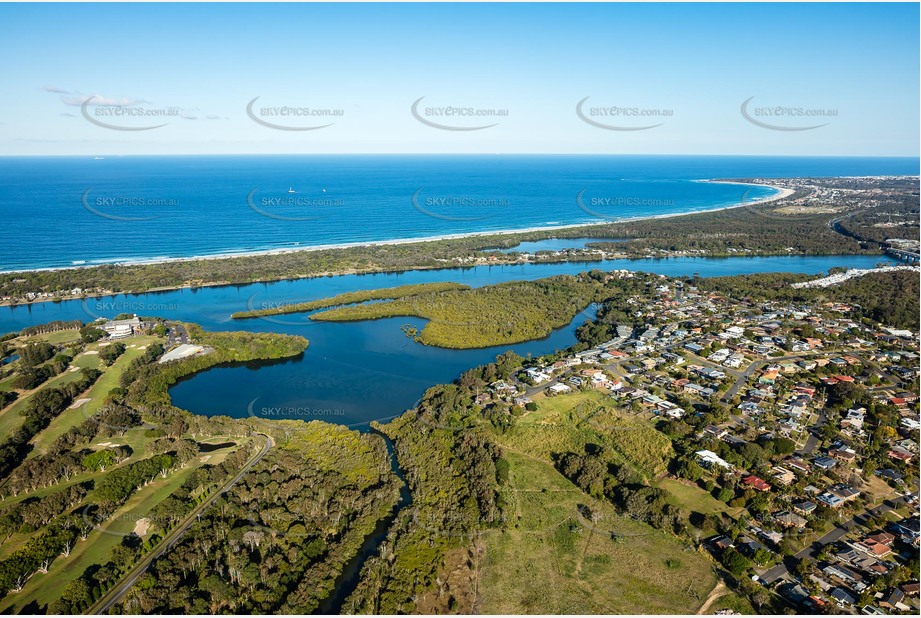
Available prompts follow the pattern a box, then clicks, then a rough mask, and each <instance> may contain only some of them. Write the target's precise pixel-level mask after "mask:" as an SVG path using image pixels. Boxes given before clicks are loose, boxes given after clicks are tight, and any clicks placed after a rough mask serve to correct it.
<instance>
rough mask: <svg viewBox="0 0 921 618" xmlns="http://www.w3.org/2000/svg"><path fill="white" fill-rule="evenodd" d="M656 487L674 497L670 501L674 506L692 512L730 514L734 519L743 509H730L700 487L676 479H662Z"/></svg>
mask: <svg viewBox="0 0 921 618" xmlns="http://www.w3.org/2000/svg"><path fill="white" fill-rule="evenodd" d="M656 487H658V488H659V489H664V490H665V491H667V492H668V493H670V494H671V495H672V499H671V500H669V502H671V503H672V504H676V505H678V506H681V507H684V508H686V509H688V510H690V511H696V512H698V513H703V514H704V515H710V514H712V513H729V514H730V515H732V516H733V517H738V515H739V514H740V513H741V512H742V510H743V509H742V508H741V507H730V506H729V505H727V504H726V503H725V502H721V501H719V500H717V499H716V498H714V497H713V496H711V495H710V494H708V493H707V492H706V491H704V490H703V489H701V488H700V487H696V486H694V485H687V484H685V483H682V482H681V481H678V480H675V479H661V480H660V481H659V482H658V483H656Z"/></svg>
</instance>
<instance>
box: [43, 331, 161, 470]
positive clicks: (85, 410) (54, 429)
mask: <svg viewBox="0 0 921 618" xmlns="http://www.w3.org/2000/svg"><path fill="white" fill-rule="evenodd" d="M155 341H157V338H156V337H149V336H144V337H133V338H131V339H126V340H125V343H126V344H127V345H132V344H133V345H134V347H128V348H126V349H125V352H124V353H123V354H122V355H121V356H119V357H118V359H117V360H116V361H115V362H114V363H113V364H112V366H111V367H108V368H104V373H103V374H102V375H101V376H100V377H99V379H98V380H97V381H96V383H95V384H94V385H93V386H92V387H91V388H90V390H89V391H88V392H87V393H86V394H85V395H81V396H80V398H89V399H90V401H88V402H87V403H85V404H83V405H81V406H78V407H76V408H73V409H71V408H68V409H66V410H64V411H63V412H61V413H60V414H59V415H58V416H57V417H55V418H54V419H52V421H51V423H49V424H48V427H46V428H45V429H44V430H43V431H41V432H40V433H39V434H38V435H37V436H35V438H34V439H33V440H32V444H33V445H34V446H35V449H33V450H32V452H31V453H29V457H30V458H31V457H34V456H36V455H39V454H41V453H43V452H44V451H45V449H47V448H48V446H49V445H50V444H51V443H52V442H54V441H55V440H56V439H57V438H58V437H60V436H61V435H63V434H64V433H65V432H66V431H67V430H68V429H70V428H71V427H75V426H76V425H79V424H80V423H82V422H83V421H85V420H86V419H87V418H89V417H91V416H92V415H94V414H96V412H98V411H99V408H101V407H102V404H103V403H104V402H105V399H106V396H107V395H108V394H109V391H111V390H112V389H113V388H116V387H117V386H118V385H119V380H120V379H121V375H122V373H123V372H124V371H125V369H127V368H128V365H129V364H131V361H133V360H134V359H135V358H138V357H139V356H141V355H142V354H144V350H142V349H141V347H142V346H146V345H149V344H151V343H153V342H155ZM84 358H89V359H96V362H97V363H99V357H98V356H96V355H90V356H82V357H80V358H78V359H77V362H78V363H79V361H80V360H82V359H84ZM89 362H91V361H87V363H89ZM99 364H101V363H99ZM87 366H92V365H89V364H87ZM74 373H75V374H76V372H74Z"/></svg>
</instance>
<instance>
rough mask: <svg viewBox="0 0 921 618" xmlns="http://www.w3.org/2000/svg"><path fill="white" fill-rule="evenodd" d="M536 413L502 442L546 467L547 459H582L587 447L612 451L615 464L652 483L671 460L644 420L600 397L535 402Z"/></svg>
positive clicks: (667, 446) (664, 441)
mask: <svg viewBox="0 0 921 618" xmlns="http://www.w3.org/2000/svg"><path fill="white" fill-rule="evenodd" d="M534 402H535V403H536V404H537V406H538V408H537V410H536V411H535V412H528V413H527V414H525V416H524V417H522V418H521V419H520V420H519V422H518V423H516V426H515V427H514V428H512V429H511V430H509V432H508V434H507V440H508V442H509V444H510V445H511V446H514V447H515V448H517V449H518V450H520V451H523V452H528V453H532V454H535V455H539V456H541V457H542V458H544V459H545V460H547V461H549V460H550V456H551V455H552V454H563V453H567V452H571V453H579V454H581V453H584V452H585V447H586V445H587V444H596V445H605V446H608V447H610V448H611V449H612V451H613V453H614V454H615V455H616V460H617V463H618V464H627V465H629V466H630V467H631V468H633V469H635V470H636V471H637V472H639V473H641V474H642V475H643V476H645V477H647V478H649V479H654V478H656V477H658V476H660V475H661V474H662V473H664V472H665V469H666V466H667V464H668V462H669V460H670V459H671V457H672V454H673V453H672V446H671V440H669V439H668V437H667V436H665V434H663V433H661V432H659V431H656V430H655V428H653V427H652V426H651V425H650V424H649V423H648V422H647V421H646V420H645V419H644V418H642V417H637V416H635V415H634V414H632V413H630V412H627V411H624V410H621V409H619V408H618V407H617V406H616V404H615V403H614V402H613V401H612V400H611V398H610V397H608V396H607V395H605V394H604V393H602V392H600V391H586V392H574V393H570V394H566V395H557V396H554V397H536V398H535V399H534Z"/></svg>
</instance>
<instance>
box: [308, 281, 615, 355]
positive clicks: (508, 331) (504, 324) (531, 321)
mask: <svg viewBox="0 0 921 618" xmlns="http://www.w3.org/2000/svg"><path fill="white" fill-rule="evenodd" d="M603 281H604V276H603V275H602V274H600V273H599V272H598V271H593V272H592V273H588V274H584V275H579V276H575V277H573V276H569V275H560V276H557V277H550V278H547V279H541V280H539V281H522V282H511V283H502V284H498V285H489V286H484V287H481V288H476V289H472V290H457V291H449V292H438V293H427V294H420V295H418V296H413V297H410V298H404V299H398V300H394V301H390V302H383V303H373V304H367V305H354V306H350V307H342V308H339V309H331V310H329V311H322V312H320V313H315V314H313V315H311V316H310V319H312V320H319V321H354V320H369V319H370V320H373V319H378V318H384V317H393V316H416V317H421V318H425V319H427V320H428V323H427V324H426V325H425V327H424V328H423V329H422V332H421V333H420V334H419V336H418V337H417V340H418V341H420V342H421V343H424V344H426V345H435V346H440V347H444V348H479V347H488V346H493V345H502V344H510V343H518V342H521V341H528V340H530V339H539V338H542V337H546V336H547V335H549V334H550V333H551V332H552V331H553V330H554V329H556V328H560V327H562V326H565V325H566V324H568V323H569V322H570V321H572V319H573V318H574V317H575V316H576V314H577V313H578V312H579V311H582V310H584V309H585V308H586V307H588V306H589V305H590V304H591V303H593V302H596V301H598V300H601V299H602V298H603V297H604V288H603Z"/></svg>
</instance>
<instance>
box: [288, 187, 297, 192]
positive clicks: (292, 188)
mask: <svg viewBox="0 0 921 618" xmlns="http://www.w3.org/2000/svg"><path fill="white" fill-rule="evenodd" d="M288 193H297V191H295V190H294V187H288Z"/></svg>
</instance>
